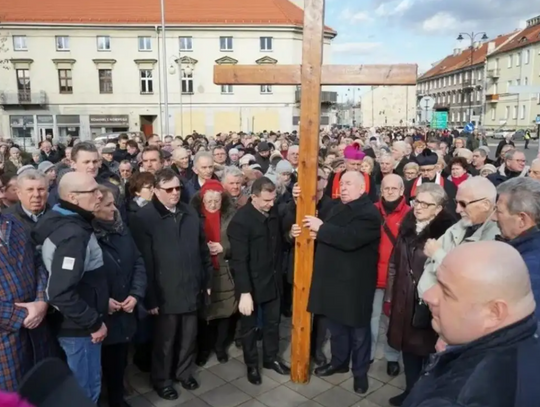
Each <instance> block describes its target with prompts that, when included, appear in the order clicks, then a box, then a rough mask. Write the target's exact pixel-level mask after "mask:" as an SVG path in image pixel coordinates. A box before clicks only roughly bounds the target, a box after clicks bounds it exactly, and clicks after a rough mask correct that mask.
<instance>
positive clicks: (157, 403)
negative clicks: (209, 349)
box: [128, 319, 405, 407]
mask: <svg viewBox="0 0 540 407" xmlns="http://www.w3.org/2000/svg"><path fill="white" fill-rule="evenodd" d="M290 324H291V322H290V320H289V319H285V320H283V321H282V322H281V326H280V331H281V343H280V353H281V357H282V358H283V359H284V360H285V361H287V362H289V361H290V353H291V350H290V332H291V325H290ZM382 325H384V324H383V323H381V326H382ZM382 329H384V328H383V327H382ZM382 329H381V332H383V331H382ZM384 340H385V338H384V335H382V333H381V338H380V342H379V344H378V347H377V352H376V355H375V357H376V360H375V362H374V363H373V364H372V365H371V368H370V370H369V374H368V375H369V391H368V393H367V394H365V395H362V396H360V395H358V394H356V393H354V391H353V379H352V374H351V373H350V372H349V373H347V374H340V375H334V376H331V377H328V378H324V379H319V378H318V377H315V376H314V375H312V376H311V380H310V382H309V384H307V385H298V384H294V383H292V382H291V381H290V378H289V377H288V376H280V375H278V374H276V373H275V372H274V371H271V370H266V369H262V370H261V373H262V379H263V382H262V384H261V385H260V386H253V385H252V384H250V383H249V382H248V381H247V378H246V367H245V365H244V363H243V356H242V351H241V350H240V349H237V348H235V347H234V345H233V346H231V348H230V349H229V356H230V360H229V362H228V363H226V364H223V365H222V364H219V363H218V361H217V359H216V357H215V355H213V356H212V358H211V359H210V361H209V362H208V363H207V365H206V366H205V367H204V368H200V369H198V370H197V371H196V374H195V377H196V378H197V380H198V381H199V383H200V384H201V387H200V388H199V389H197V390H195V391H192V392H190V391H187V390H184V389H182V388H181V386H180V385H178V386H177V388H178V390H179V391H180V392H181V393H180V398H179V399H178V400H174V401H166V400H162V399H160V398H159V397H158V396H157V394H156V392H155V391H153V390H152V388H151V386H150V382H149V377H148V374H145V373H141V372H139V371H138V370H136V368H135V367H134V366H130V367H129V368H128V378H129V382H130V384H131V386H132V387H133V389H134V390H135V392H134V393H133V394H132V395H131V396H130V397H129V398H128V401H129V403H130V404H131V406H132V407H153V406H154V407H387V406H389V405H388V399H389V398H390V397H393V396H396V395H398V394H400V393H401V392H402V391H403V390H402V389H403V388H404V386H405V378H404V376H403V373H402V374H401V375H400V376H398V377H396V378H392V377H389V376H388V375H387V374H386V361H385V360H384V358H383V345H382V344H383V343H384ZM381 342H382V343H381ZM327 345H328V344H327ZM326 350H327V351H328V352H329V346H327V349H326Z"/></svg>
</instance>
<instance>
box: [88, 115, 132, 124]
mask: <svg viewBox="0 0 540 407" xmlns="http://www.w3.org/2000/svg"><path fill="white" fill-rule="evenodd" d="M107 125H114V126H125V127H128V126H129V115H127V114H118V115H108V114H93V115H90V126H107Z"/></svg>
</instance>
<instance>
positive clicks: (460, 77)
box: [459, 73, 463, 83]
mask: <svg viewBox="0 0 540 407" xmlns="http://www.w3.org/2000/svg"><path fill="white" fill-rule="evenodd" d="M461 82H463V74H461V73H460V74H459V83H461Z"/></svg>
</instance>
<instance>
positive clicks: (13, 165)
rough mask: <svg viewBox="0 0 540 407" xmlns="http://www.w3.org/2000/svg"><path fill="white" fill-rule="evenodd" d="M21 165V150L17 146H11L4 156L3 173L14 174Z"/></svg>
mask: <svg viewBox="0 0 540 407" xmlns="http://www.w3.org/2000/svg"><path fill="white" fill-rule="evenodd" d="M22 166H23V162H22V157H21V150H19V149H18V148H17V147H11V148H10V149H9V156H8V158H7V159H5V158H4V173H5V174H13V175H15V174H17V171H18V170H19V169H20V168H21V167H22Z"/></svg>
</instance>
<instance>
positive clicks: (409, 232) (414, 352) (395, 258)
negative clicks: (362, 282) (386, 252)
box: [383, 183, 454, 406]
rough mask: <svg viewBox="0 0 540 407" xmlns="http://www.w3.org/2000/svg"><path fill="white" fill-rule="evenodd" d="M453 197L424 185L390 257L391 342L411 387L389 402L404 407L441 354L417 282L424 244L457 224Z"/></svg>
mask: <svg viewBox="0 0 540 407" xmlns="http://www.w3.org/2000/svg"><path fill="white" fill-rule="evenodd" d="M446 199H447V196H446V193H445V192H444V189H443V188H442V187H441V186H440V185H438V184H434V183H426V184H422V185H420V186H419V187H418V190H417V194H416V198H415V200H414V201H412V206H413V210H412V211H409V213H407V215H405V218H404V219H403V221H402V223H401V228H400V230H399V234H398V237H397V242H396V245H395V247H394V252H393V254H392V257H391V258H390V263H389V267H388V277H387V285H386V293H385V298H384V301H385V303H384V305H383V310H384V313H385V314H386V315H388V316H389V317H390V321H389V325H388V332H387V336H388V345H390V346H391V347H392V348H394V349H396V350H399V351H401V352H402V354H403V364H404V367H405V382H406V389H405V392H404V393H403V394H400V395H398V396H396V397H393V398H391V399H390V400H389V403H390V405H392V406H400V405H401V403H402V402H403V401H404V400H405V398H406V397H407V395H408V394H409V392H410V391H411V389H412V388H413V386H414V384H415V382H416V381H417V380H418V378H419V377H420V372H421V370H422V367H423V365H424V363H425V362H426V360H427V357H428V356H429V355H430V354H431V353H434V352H435V342H436V341H437V335H436V333H435V332H434V331H433V329H432V328H431V315H430V314H429V309H428V308H427V306H426V305H425V304H423V303H421V304H420V302H419V299H418V294H417V289H416V287H417V285H418V281H420V277H421V276H422V273H423V272H424V264H425V263H426V260H427V257H426V255H425V254H424V245H425V243H426V241H427V240H428V239H438V238H439V237H440V236H442V235H443V234H444V233H445V232H446V230H447V229H448V228H449V227H450V226H452V224H453V223H454V218H453V217H452V215H451V214H450V213H447V212H446V210H445V209H444V205H445V201H446Z"/></svg>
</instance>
